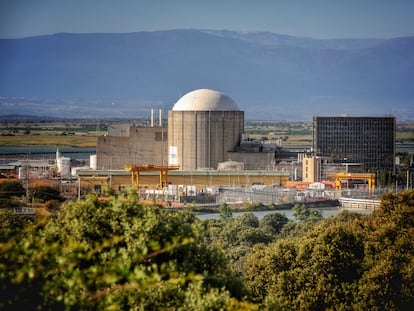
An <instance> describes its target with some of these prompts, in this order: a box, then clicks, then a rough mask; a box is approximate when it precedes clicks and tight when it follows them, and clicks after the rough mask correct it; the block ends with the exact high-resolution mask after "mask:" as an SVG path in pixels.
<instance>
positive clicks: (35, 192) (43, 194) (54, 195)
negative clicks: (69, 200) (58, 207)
mask: <svg viewBox="0 0 414 311" xmlns="http://www.w3.org/2000/svg"><path fill="white" fill-rule="evenodd" d="M29 197H30V198H34V199H40V200H42V201H43V202H47V201H50V200H56V201H59V202H63V201H64V198H63V197H62V195H61V193H60V191H59V189H58V188H56V187H53V186H46V185H40V186H36V187H33V188H32V189H30V191H29Z"/></svg>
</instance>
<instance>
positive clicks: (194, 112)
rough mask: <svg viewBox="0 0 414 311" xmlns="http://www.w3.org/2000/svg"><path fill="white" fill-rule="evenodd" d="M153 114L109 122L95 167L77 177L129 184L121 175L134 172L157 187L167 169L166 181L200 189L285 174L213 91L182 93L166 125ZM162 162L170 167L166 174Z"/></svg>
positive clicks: (278, 180)
mask: <svg viewBox="0 0 414 311" xmlns="http://www.w3.org/2000/svg"><path fill="white" fill-rule="evenodd" d="M155 115H156V114H154V110H151V121H150V124H140V125H137V124H111V125H109V126H108V132H107V134H106V135H105V136H101V137H99V138H98V141H97V148H96V151H97V154H96V169H97V171H82V172H80V173H79V176H80V177H81V179H82V182H83V183H85V182H87V181H88V182H89V183H93V182H94V180H95V181H97V182H104V183H105V182H108V183H110V184H111V186H113V187H114V188H117V187H118V188H123V187H125V186H126V185H127V184H130V183H131V181H130V179H128V178H127V179H125V177H127V176H130V175H134V174H138V175H139V178H136V179H135V181H138V180H139V183H140V185H139V186H140V187H145V188H158V189H159V188H164V187H165V186H166V178H165V177H166V176H164V175H167V174H168V175H169V177H168V183H167V184H171V185H194V186H196V187H197V189H205V188H207V187H219V186H223V185H225V186H251V185H252V184H264V185H277V186H283V185H285V183H286V181H287V179H288V178H289V176H290V174H291V172H290V171H287V170H285V169H283V170H275V166H274V164H275V155H276V153H275V150H276V149H275V146H274V145H271V144H266V145H264V144H262V143H261V142H258V141H254V140H250V139H249V138H248V137H247V135H245V134H244V112H243V111H241V110H240V109H239V107H238V106H237V104H236V103H235V102H234V101H233V100H232V99H231V98H230V97H228V96H226V95H224V94H222V93H220V92H218V91H214V90H210V89H198V90H194V91H191V92H189V93H187V94H185V95H184V96H182V97H181V98H180V99H179V100H178V101H177V102H176V103H175V104H174V105H173V107H172V109H171V110H170V111H168V124H167V125H165V124H164V122H163V116H162V111H159V118H158V122H157V120H155V118H154V116H155ZM167 167H170V168H171V167H172V168H174V170H172V171H171V172H169V173H168V172H167V171H166V170H165V169H164V168H167ZM126 168H127V169H129V170H130V172H127V171H125V169H126ZM175 168H178V170H176V169H175ZM263 171H266V172H263ZM134 172H135V173H134ZM98 176H99V178H98V179H97V177H98ZM103 176H106V177H103ZM102 178H103V179H102ZM96 186H99V185H96ZM98 188H99V187H98ZM200 191H201V190H200Z"/></svg>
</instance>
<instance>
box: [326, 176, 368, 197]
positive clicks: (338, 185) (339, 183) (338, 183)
mask: <svg viewBox="0 0 414 311" xmlns="http://www.w3.org/2000/svg"><path fill="white" fill-rule="evenodd" d="M327 177H328V178H334V179H335V188H336V189H338V190H341V189H342V180H366V181H367V182H368V189H369V193H370V194H374V190H375V174H374V173H332V174H327Z"/></svg>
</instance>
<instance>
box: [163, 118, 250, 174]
mask: <svg viewBox="0 0 414 311" xmlns="http://www.w3.org/2000/svg"><path fill="white" fill-rule="evenodd" d="M243 131H244V112H243V111H173V110H170V111H169V112H168V133H169V138H168V146H169V147H174V148H175V150H176V152H177V154H176V158H177V163H170V164H177V165H178V166H180V168H181V169H182V170H197V169H205V168H212V169H217V166H218V163H219V162H223V161H226V160H228V159H227V152H228V151H232V150H235V148H236V147H237V146H238V144H239V143H240V139H241V134H242V133H243ZM170 156H171V154H170Z"/></svg>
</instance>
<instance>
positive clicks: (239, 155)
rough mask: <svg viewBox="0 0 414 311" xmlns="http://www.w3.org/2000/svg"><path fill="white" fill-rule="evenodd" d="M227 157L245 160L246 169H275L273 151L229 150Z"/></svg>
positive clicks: (237, 160)
mask: <svg viewBox="0 0 414 311" xmlns="http://www.w3.org/2000/svg"><path fill="white" fill-rule="evenodd" d="M227 159H231V160H232V161H236V162H243V163H244V169H246V170H273V169H274V168H275V154H274V153H273V152H227Z"/></svg>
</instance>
